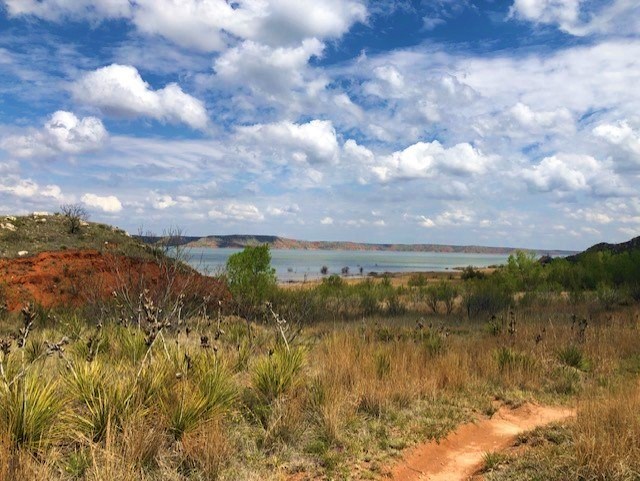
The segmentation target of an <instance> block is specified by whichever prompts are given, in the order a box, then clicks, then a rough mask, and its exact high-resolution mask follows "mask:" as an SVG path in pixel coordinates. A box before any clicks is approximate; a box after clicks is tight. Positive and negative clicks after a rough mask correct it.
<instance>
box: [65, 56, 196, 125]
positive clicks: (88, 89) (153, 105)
mask: <svg viewBox="0 0 640 481" xmlns="http://www.w3.org/2000/svg"><path fill="white" fill-rule="evenodd" d="M71 90H72V93H73V95H74V97H75V98H76V99H77V100H79V101H81V102H84V103H86V104H89V105H93V106H95V107H98V108H100V109H101V110H103V111H104V112H105V113H107V114H112V115H116V116H129V117H139V116H146V117H151V118H154V119H156V120H159V121H162V122H170V123H179V122H181V123H185V124H187V125H189V126H190V127H192V128H194V129H205V128H206V127H207V124H208V117H207V111H206V109H205V106H204V104H203V102H202V101H200V100H198V99H196V98H194V97H192V96H191V95H188V94H186V93H184V92H183V91H182V89H181V88H180V86H178V85H177V84H175V83H170V84H168V85H167V86H166V87H164V88H162V89H159V90H153V89H152V88H151V87H150V86H149V84H148V83H147V82H145V81H144V80H143V79H142V77H141V76H140V74H139V73H138V70H137V69H136V68H135V67H132V66H129V65H118V64H112V65H109V66H107V67H102V68H99V69H97V70H94V71H93V72H89V73H87V74H85V75H84V76H83V77H82V78H81V79H80V80H78V81H76V82H75V83H74V84H73V86H72V88H71Z"/></svg>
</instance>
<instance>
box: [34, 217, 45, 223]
mask: <svg viewBox="0 0 640 481" xmlns="http://www.w3.org/2000/svg"><path fill="white" fill-rule="evenodd" d="M36 222H40V223H42V222H47V219H45V218H44V217H41V218H40V219H38V220H36Z"/></svg>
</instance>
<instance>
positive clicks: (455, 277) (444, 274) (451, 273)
mask: <svg viewBox="0 0 640 481" xmlns="http://www.w3.org/2000/svg"><path fill="white" fill-rule="evenodd" d="M462 269H463V268H458V267H454V268H451V269H449V270H446V271H415V272H375V273H374V272H370V273H369V274H362V275H360V274H349V275H347V276H340V278H341V279H342V280H343V281H344V282H346V283H348V284H357V283H358V282H362V281H364V280H366V279H371V280H373V281H374V282H380V281H382V279H385V278H388V279H389V280H390V281H391V284H392V285H393V286H396V287H397V286H406V285H408V283H409V280H410V279H411V278H412V277H413V276H424V277H425V278H426V280H427V282H437V281H440V280H451V281H459V280H460V279H461V278H462ZM476 270H477V271H480V272H483V273H485V274H490V273H492V272H493V271H495V270H496V267H493V266H492V267H484V268H476ZM328 277H330V276H329V275H325V276H322V275H320V276H317V277H313V278H310V279H306V280H303V279H297V280H288V281H278V285H279V286H280V287H284V288H287V287H288V288H291V289H299V288H310V287H315V286H317V285H318V284H321V283H322V281H323V280H324V279H327V278H328Z"/></svg>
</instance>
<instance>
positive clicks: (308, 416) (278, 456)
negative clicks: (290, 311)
mask: <svg viewBox="0 0 640 481" xmlns="http://www.w3.org/2000/svg"><path fill="white" fill-rule="evenodd" d="M573 308H574V307H573V306H568V305H567V304H566V303H564V302H562V301H558V302H556V303H555V304H553V303H546V304H544V305H540V306H537V307H536V308H535V309H532V308H531V309H530V308H528V309H526V310H524V309H523V310H517V311H516V312H515V313H514V314H513V315H512V316H515V318H517V322H516V327H517V328H516V329H514V331H515V332H513V333H509V332H508V331H506V330H505V331H499V330H498V331H496V330H495V329H486V322H480V323H469V322H466V321H465V322H462V321H460V320H458V319H457V318H456V317H451V318H447V319H446V321H444V318H440V317H437V316H433V317H431V318H429V319H425V320H423V321H424V322H421V323H416V319H415V318H411V317H410V316H405V317H402V318H398V319H383V318H380V319H370V320H366V321H363V322H354V323H345V324H320V325H317V326H314V327H310V328H308V329H306V330H305V331H304V332H303V333H302V334H301V335H300V336H299V337H298V338H297V340H296V343H295V345H294V346H292V347H291V350H287V349H286V347H285V346H283V344H282V339H281V334H280V333H279V332H278V331H276V330H275V329H274V328H273V327H272V326H268V325H266V326H260V325H254V326H252V333H251V339H249V337H248V332H247V329H246V324H244V322H243V321H242V320H238V319H234V318H228V319H227V318H225V319H223V320H222V324H221V331H222V334H220V333H218V334H216V332H217V330H218V327H217V325H215V324H214V325H211V324H210V323H206V322H203V321H202V320H201V319H192V320H189V321H188V323H189V324H188V325H189V326H191V327H190V334H189V335H187V334H186V332H185V329H184V327H183V328H181V332H180V333H178V332H177V331H173V332H170V331H169V330H167V331H166V333H165V334H164V335H163V336H158V337H157V338H156V340H155V342H154V343H153V344H151V346H150V347H147V346H146V345H144V342H143V336H142V334H141V333H140V332H139V331H138V330H137V328H135V327H122V326H115V325H105V326H104V327H103V328H102V329H101V330H100V332H99V333H96V331H95V329H91V328H81V329H74V334H73V335H72V336H70V338H71V339H70V343H69V344H68V345H66V346H65V347H64V351H62V352H60V351H54V352H53V353H52V355H50V356H47V357H45V358H41V359H39V360H37V361H34V362H31V360H32V359H33V358H38V355H35V354H32V355H24V356H23V351H22V349H17V348H15V346H14V347H13V348H12V351H11V353H10V354H8V356H4V355H3V357H2V359H1V360H2V364H3V368H4V371H5V376H6V380H1V381H0V384H5V385H6V384H8V383H10V382H11V379H12V378H15V377H16V376H19V374H20V373H21V372H26V373H27V374H28V376H26V377H25V379H27V380H30V381H29V382H32V381H33V380H34V379H35V380H38V382H39V384H38V383H36V384H35V385H34V386H32V387H33V389H32V390H31V391H20V392H18V391H15V390H14V391H15V392H13V391H11V390H6V389H5V390H4V391H0V405H4V404H7V403H9V404H11V403H13V404H14V405H17V404H20V403H19V402H18V401H19V400H20V399H22V398H20V396H19V394H20V393H23V394H22V395H23V397H24V393H26V394H28V395H30V396H32V395H33V396H35V395H36V394H37V393H38V392H41V391H43V390H44V392H45V394H47V396H44V398H42V397H41V396H40V397H37V399H41V398H42V399H44V400H43V401H42V402H43V403H46V402H49V401H47V399H49V398H52V396H50V395H49V394H50V393H49V392H48V391H47V390H52V393H53V394H55V399H58V400H61V401H62V403H61V404H60V405H59V406H58V405H56V406H54V407H55V408H56V409H58V410H59V414H58V415H56V416H45V415H44V414H45V413H46V412H47V410H46V409H43V408H42V406H40V405H37V404H35V405H34V407H38V406H39V407H38V409H39V411H41V412H42V414H43V415H41V416H39V417H34V418H33V419H34V420H35V421H37V424H36V425H35V426H33V428H34V429H33V430H31V431H30V430H29V429H31V428H29V426H24V428H23V427H20V429H19V430H18V431H17V432H25V433H31V434H29V438H28V439H29V441H28V442H27V441H24V440H22V438H20V437H19V436H18V437H16V434H15V433H16V424H15V422H14V421H12V419H14V418H15V416H13V417H11V418H9V417H5V418H2V416H0V481H3V480H5V479H6V480H9V479H63V480H74V479H82V480H103V479H104V480H107V479H108V480H133V479H136V480H149V481H152V480H160V479H162V480H185V481H186V480H200V479H202V480H205V479H207V480H209V479H212V480H215V479H221V480H227V479H278V478H286V477H287V476H289V475H290V474H291V473H293V472H296V471H300V470H303V471H305V472H307V473H309V474H310V475H311V476H315V475H317V476H321V477H322V476H325V477H329V478H331V477H333V478H340V479H342V478H349V477H350V476H353V477H355V476H356V475H357V476H360V477H369V478H373V479H376V478H380V477H382V476H383V475H384V472H385V469H384V466H385V465H388V463H390V462H391V459H392V458H393V457H394V456H397V455H398V453H399V452H400V450H401V449H402V448H403V447H405V446H408V445H411V444H412V443H414V442H417V441H419V440H424V439H425V438H441V437H442V436H444V435H446V433H447V432H448V431H449V430H451V429H452V428H453V427H455V426H456V425H457V424H458V423H459V422H461V421H464V420H468V419H471V418H473V417H475V416H478V415H479V414H482V413H488V412H491V409H492V403H493V402H494V401H495V400H496V399H498V400H501V401H502V402H505V403H511V404H518V403H521V402H523V401H525V400H538V401H541V402H557V403H562V402H575V401H576V400H581V401H580V404H579V406H580V410H579V412H580V414H579V416H578V420H577V422H576V424H575V427H574V428H572V433H573V434H572V439H573V442H572V444H571V445H570V446H564V447H563V449H564V450H565V451H566V452H567V453H569V452H572V453H574V454H573V456H574V458H573V459H575V460H576V462H575V463H574V464H570V463H569V464H568V466H573V468H571V467H569V468H566V469H573V471H564V475H565V478H566V476H570V478H571V479H576V476H583V477H584V479H633V473H636V474H637V472H638V469H639V466H640V464H639V462H638V460H640V448H638V446H640V418H638V416H637V413H638V412H640V411H639V408H640V394H639V392H640V391H638V389H628V390H619V389H614V388H615V387H616V386H618V385H620V384H624V383H629V382H633V383H634V386H635V383H636V382H637V380H636V376H637V374H638V373H639V372H640V357H639V356H638V351H637V341H636V340H637V339H638V334H640V324H639V323H638V317H637V313H636V312H635V310H634V309H633V308H627V309H623V310H620V311H618V312H615V313H613V314H612V313H604V312H598V311H592V312H590V313H589V312H585V313H584V314H585V315H586V316H589V315H590V322H589V327H588V328H587V329H586V331H585V332H584V333H582V334H580V333H578V332H576V328H575V326H573V328H572V317H571V314H573V312H572V309H573ZM578 315H579V316H582V315H583V313H582V312H580V313H578ZM505 316H507V314H505ZM497 321H499V322H501V320H500V319H498V320H497ZM70 325H71V324H70V323H69V322H61V323H60V326H62V327H61V328H58V329H56V330H47V331H45V330H41V331H39V332H36V334H34V336H37V339H38V340H42V341H43V342H44V341H45V340H46V339H59V338H61V337H62V336H63V335H65V334H66V333H65V332H64V331H65V329H66V328H67V327H68V326H70ZM200 336H207V337H208V339H209V340H211V341H210V342H208V343H207V344H206V345H205V346H204V347H203V346H202V342H201V337H200ZM97 337H99V339H100V344H99V348H97V349H95V352H93V353H92V355H90V356H88V353H87V345H88V343H89V342H90V341H91V339H93V341H91V342H92V343H94V345H95V339H96V338H97ZM33 339H36V337H34V338H33ZM27 345H29V344H27ZM87 359H89V360H87ZM583 361H584V362H583ZM586 361H588V363H587V364H588V368H586V367H587V364H585V362H586ZM25 369H26V371H25ZM36 374H37V376H36ZM36 387H39V388H40V390H39V391H38V390H37V389H36ZM12 392H13V395H11V393H12ZM594 393H595V394H597V398H596V400H594V401H586V400H584V399H587V398H589V397H592V396H593V395H594ZM12 396H13V397H12ZM16 400H17V401H16ZM3 403H4V404H3ZM16 403H17V404H16ZM41 404H42V403H41ZM52 406H53V405H52ZM630 446H631V448H630ZM570 449H572V450H573V451H570ZM501 469H502V465H501V466H500V469H497V470H496V472H492V473H491V476H498V475H499V474H500V473H499V472H500V471H501ZM567 473H569V474H567ZM507 479H509V478H507ZM513 479H518V478H513ZM557 479H562V478H557Z"/></svg>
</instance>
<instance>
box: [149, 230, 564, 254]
mask: <svg viewBox="0 0 640 481" xmlns="http://www.w3.org/2000/svg"><path fill="white" fill-rule="evenodd" d="M139 238H140V239H141V240H143V241H144V242H147V243H156V242H158V241H161V240H166V238H164V237H159V236H140V237H139ZM169 242H170V243H171V244H174V245H181V246H185V247H203V248H210V249H228V248H231V249H243V248H245V247H250V246H257V245H262V244H268V245H269V247H270V248H271V249H282V250H313V251H318V250H339V251H386V252H433V253H443V254H454V253H455V254H498V255H508V254H512V253H514V252H517V251H524V252H531V253H535V254H539V255H550V256H566V255H571V254H575V253H576V252H577V251H567V250H560V249H531V248H521V247H492V246H477V245H466V246H464V245H447V244H392V243H389V244H374V243H363V242H350V241H303V240H296V239H287V238H284V237H278V236H266V235H264V236H263V235H255V236H254V235H225V236H204V237H195V236H180V237H173V238H171V239H169Z"/></svg>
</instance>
